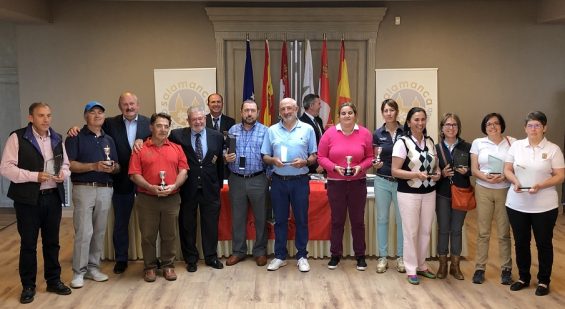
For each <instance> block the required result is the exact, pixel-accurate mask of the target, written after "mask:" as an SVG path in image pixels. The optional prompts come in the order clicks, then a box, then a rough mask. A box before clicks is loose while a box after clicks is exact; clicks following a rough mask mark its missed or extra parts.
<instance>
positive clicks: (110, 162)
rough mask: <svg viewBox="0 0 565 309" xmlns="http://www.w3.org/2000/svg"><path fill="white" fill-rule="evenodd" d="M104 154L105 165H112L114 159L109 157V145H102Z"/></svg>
mask: <svg viewBox="0 0 565 309" xmlns="http://www.w3.org/2000/svg"><path fill="white" fill-rule="evenodd" d="M104 154H105V155H106V165H108V166H112V165H114V161H112V159H110V146H108V145H106V147H104Z"/></svg>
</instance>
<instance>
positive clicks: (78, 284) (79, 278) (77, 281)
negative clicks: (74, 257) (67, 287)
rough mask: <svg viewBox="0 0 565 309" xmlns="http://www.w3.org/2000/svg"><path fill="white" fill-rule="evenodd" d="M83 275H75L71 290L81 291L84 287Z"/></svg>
mask: <svg viewBox="0 0 565 309" xmlns="http://www.w3.org/2000/svg"><path fill="white" fill-rule="evenodd" d="M83 276H84V275H83V274H73V280H72V281H71V288H73V289H80V288H82V287H83V286H84V278H83Z"/></svg>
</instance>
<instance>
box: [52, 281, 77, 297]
mask: <svg viewBox="0 0 565 309" xmlns="http://www.w3.org/2000/svg"><path fill="white" fill-rule="evenodd" d="M47 292H51V293H55V294H58V295H69V294H71V289H70V288H69V287H68V286H66V285H65V284H63V282H61V281H59V282H57V283H55V284H53V285H47Z"/></svg>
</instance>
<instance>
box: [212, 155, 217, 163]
mask: <svg viewBox="0 0 565 309" xmlns="http://www.w3.org/2000/svg"><path fill="white" fill-rule="evenodd" d="M216 160H218V156H217V155H214V157H213V158H212V164H216Z"/></svg>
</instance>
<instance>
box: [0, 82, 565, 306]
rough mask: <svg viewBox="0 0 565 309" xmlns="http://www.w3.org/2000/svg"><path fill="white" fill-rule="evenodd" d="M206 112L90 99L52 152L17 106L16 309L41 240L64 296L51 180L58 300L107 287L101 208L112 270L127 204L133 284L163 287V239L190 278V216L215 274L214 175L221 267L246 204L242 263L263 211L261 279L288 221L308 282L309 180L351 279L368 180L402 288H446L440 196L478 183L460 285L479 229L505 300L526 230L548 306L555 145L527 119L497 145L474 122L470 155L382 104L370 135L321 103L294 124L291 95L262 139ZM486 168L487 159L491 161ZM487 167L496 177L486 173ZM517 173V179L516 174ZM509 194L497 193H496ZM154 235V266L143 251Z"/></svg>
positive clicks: (490, 131)
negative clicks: (226, 220)
mask: <svg viewBox="0 0 565 309" xmlns="http://www.w3.org/2000/svg"><path fill="white" fill-rule="evenodd" d="M207 103H208V107H209V109H210V113H209V114H208V115H205V113H204V111H203V110H202V109H201V108H198V107H191V108H189V109H188V112H187V117H188V123H189V127H187V128H179V129H174V130H171V128H170V126H171V117H170V116H169V115H168V114H166V113H156V114H153V115H152V116H151V117H150V118H147V117H145V116H142V115H141V114H139V102H138V99H137V96H136V95H135V94H133V93H131V92H125V93H123V94H121V95H120V97H119V100H118V107H119V109H120V111H121V112H122V113H121V114H120V115H117V116H115V117H111V118H106V117H105V107H104V106H103V105H102V104H101V103H99V102H96V101H92V102H89V103H88V104H86V106H85V107H84V119H85V122H86V124H85V125H84V126H83V127H82V129H79V128H78V127H73V128H71V129H69V131H68V137H67V138H66V140H65V142H64V143H63V138H62V136H61V135H60V134H58V133H56V132H55V131H53V129H51V127H50V125H51V119H52V114H51V109H50V107H49V105H48V104H46V103H33V104H32V105H31V106H30V107H29V116H28V120H29V124H28V126H27V127H24V128H21V129H19V130H16V131H14V132H13V133H12V134H11V135H10V137H9V139H8V141H7V142H6V147H5V148H4V153H3V156H2V163H1V166H0V172H1V174H2V175H3V176H4V177H6V178H8V179H9V180H10V181H11V184H10V189H9V193H8V196H9V197H10V198H11V199H13V200H14V207H15V209H16V217H17V226H18V232H19V234H20V237H21V248H20V261H19V265H20V266H19V271H20V277H21V283H22V286H23V290H22V294H21V297H20V301H21V302H22V303H29V302H32V301H33V299H34V296H35V287H36V285H35V281H36V272H37V261H36V259H37V258H36V245H37V244H36V243H37V238H38V234H39V232H41V235H42V244H43V257H44V261H45V274H44V276H45V280H46V281H47V291H50V292H54V293H57V294H60V295H68V294H70V293H71V289H69V288H68V287H67V286H66V285H65V284H64V283H63V282H61V280H60V274H61V267H60V265H59V262H58V253H59V225H60V219H61V203H62V202H63V201H64V188H63V185H62V183H63V181H64V180H65V179H66V178H67V177H69V176H70V179H71V182H72V184H73V186H72V190H73V194H72V196H73V205H74V213H73V225H74V229H75V238H74V250H73V261H72V268H73V279H72V281H71V283H70V286H71V287H72V288H81V287H82V286H83V285H84V279H90V280H94V281H106V280H108V276H107V275H106V274H104V273H102V272H101V271H100V260H101V255H102V250H103V238H104V233H105V230H106V225H107V217H108V211H109V208H110V207H111V206H113V211H114V216H115V222H114V227H113V244H114V248H115V261H116V263H115V266H114V269H113V271H114V273H116V274H120V273H123V272H124V271H126V269H127V266H128V264H127V263H128V262H127V261H128V248H129V240H128V225H129V221H130V216H131V212H132V209H133V207H134V205H135V207H136V210H137V212H138V216H139V221H140V224H139V228H140V232H141V238H142V240H141V244H142V251H143V260H144V280H145V281H147V282H153V281H155V280H156V278H157V270H158V269H159V268H160V269H161V270H162V275H163V277H164V278H165V279H166V280H169V281H173V280H176V279H177V275H176V273H175V269H174V261H175V259H176V258H177V257H178V255H177V252H176V245H175V244H176V237H177V236H176V235H179V237H180V243H181V251H182V255H183V258H184V261H185V263H186V268H187V270H188V271H189V272H195V271H197V265H198V263H197V262H198V260H199V256H200V254H199V252H198V249H197V246H196V235H197V230H196V229H197V221H198V220H197V213H198V211H199V213H200V220H199V221H200V228H201V235H202V254H203V256H204V262H205V264H206V265H207V266H210V267H212V268H214V269H222V268H223V267H224V265H223V263H222V262H221V261H220V260H219V259H218V255H217V244H218V220H219V214H220V190H221V188H222V186H223V180H224V178H226V179H227V180H228V184H229V186H230V190H229V198H230V202H231V203H230V204H231V210H232V211H231V212H232V254H231V255H230V256H229V257H228V258H227V260H226V262H225V263H226V265H227V266H233V265H235V264H237V263H239V262H240V261H242V260H244V259H245V258H247V253H248V248H247V242H246V230H247V229H246V225H247V217H248V214H247V211H248V204H249V205H250V206H251V207H250V209H251V211H252V212H253V217H254V226H255V242H254V244H253V248H252V255H253V257H254V260H255V263H256V265H257V266H265V265H267V263H268V260H267V248H266V247H267V226H266V224H267V208H266V204H267V198H268V196H269V194H270V199H271V203H272V208H273V212H274V219H275V223H274V230H275V248H274V249H275V252H274V258H273V259H272V260H271V261H270V262H269V263H268V265H267V270H269V271H275V270H278V269H279V268H280V267H283V266H285V265H287V261H286V260H287V256H288V250H287V238H288V228H289V220H290V216H291V214H290V210H291V209H292V217H293V218H294V223H295V227H296V235H295V246H296V249H297V252H296V260H297V267H298V269H299V270H300V271H301V272H308V271H309V270H310V265H309V263H308V252H307V243H308V239H309V237H308V208H309V207H308V204H309V192H310V187H309V179H310V178H309V175H308V174H309V173H325V174H326V175H327V195H328V201H329V204H330V207H331V236H330V240H331V249H330V251H331V259H330V261H329V262H328V268H330V269H335V268H337V267H338V264H339V263H340V260H341V258H342V256H343V243H342V240H343V234H344V226H345V219H346V217H347V216H349V220H350V223H351V233H352V238H353V250H354V254H355V258H356V268H357V269H358V270H361V271H362V270H365V269H366V268H367V263H366V260H365V255H366V244H365V223H364V222H365V201H366V194H367V183H366V175H367V174H366V173H367V171H368V170H369V169H371V168H374V169H375V170H376V171H377V173H376V178H375V182H374V187H375V199H376V215H375V221H376V222H377V229H376V232H377V236H378V237H377V238H378V252H379V257H378V260H377V272H378V273H383V272H385V271H386V270H387V268H388V256H389V248H388V247H389V246H388V219H389V214H390V208H391V206H392V207H394V212H395V215H396V225H397V231H396V238H397V248H396V249H397V250H396V269H397V270H398V272H401V273H404V272H405V273H406V274H407V280H408V282H409V283H411V284H419V282H420V280H419V277H418V276H423V277H426V278H436V276H437V278H446V277H447V272H448V255H449V258H450V262H451V263H450V265H449V273H450V274H451V275H452V276H454V277H455V278H456V279H459V280H463V278H464V276H463V274H462V272H461V270H460V267H459V261H460V255H461V250H462V227H463V223H464V219H465V215H466V212H465V211H460V210H456V209H453V208H452V207H451V186H457V187H470V186H471V183H470V176H471V175H473V176H474V177H476V178H477V182H476V186H475V187H476V188H475V195H476V200H477V210H478V230H479V231H478V234H479V235H478V240H477V258H476V266H475V273H474V275H473V282H474V283H477V284H480V283H482V282H483V281H484V280H485V269H486V262H487V258H488V246H489V238H490V227H491V222H492V220H493V218H494V220H495V222H496V226H497V229H498V235H499V252H500V259H501V281H502V283H503V284H507V285H510V288H511V290H513V291H517V290H520V289H523V288H525V287H527V286H528V285H529V283H530V279H531V276H530V264H531V254H530V238H531V230H533V234H534V237H535V239H536V244H537V247H538V254H539V255H538V256H539V261H540V263H539V273H538V286H537V289H536V295H546V294H547V293H549V283H550V275H551V267H552V264H553V247H552V233H553V227H554V225H555V222H556V218H557V213H558V211H557V207H558V203H557V192H556V190H555V186H556V185H558V184H560V183H562V182H563V179H564V171H565V163H564V162H563V154H562V152H561V150H560V148H559V147H558V146H556V145H555V144H553V143H551V142H549V141H547V139H545V137H544V133H545V132H546V130H547V118H546V117H545V115H544V114H543V113H541V112H533V113H530V114H529V115H528V117H527V119H526V122H525V126H524V128H525V132H526V135H527V138H526V139H523V140H518V141H517V140H515V139H513V138H510V137H507V136H504V135H502V134H503V133H504V129H505V123H504V119H503V118H502V116H501V115H500V114H497V113H492V114H488V115H487V116H485V118H484V119H483V121H482V123H481V129H482V131H483V133H484V134H485V135H486V136H485V137H483V138H478V139H476V140H475V141H473V143H472V144H469V143H467V142H465V141H464V140H463V139H462V138H461V137H460V134H461V128H462V127H461V121H460V119H459V117H458V116H457V115H456V114H452V113H448V114H445V115H444V116H443V118H442V119H441V122H440V130H441V133H440V139H439V141H438V143H437V144H434V141H433V139H432V138H431V137H429V136H428V135H427V130H426V123H427V120H428V117H427V114H426V111H425V110H424V109H422V108H419V107H414V108H412V109H411V110H410V111H409V112H408V114H407V117H406V122H405V123H404V125H401V124H400V123H399V122H398V120H397V118H398V114H399V107H398V104H397V103H396V102H395V101H394V100H392V99H387V100H385V101H384V102H383V103H382V105H381V112H382V116H383V119H384V120H385V123H384V124H383V126H382V127H380V128H378V129H377V130H376V131H375V132H374V133H373V134H371V132H370V131H369V130H368V129H367V128H365V127H363V126H361V125H359V124H358V123H357V107H356V106H355V104H352V103H345V104H342V105H341V106H340V107H339V111H338V113H339V118H338V119H339V121H338V123H337V124H336V125H335V126H331V127H329V128H324V126H323V124H322V121H321V119H320V117H319V111H320V99H319V97H318V96H317V95H314V94H312V95H308V96H306V97H305V99H304V102H303V105H304V108H305V112H304V113H303V115H302V116H301V117H300V118H299V117H298V111H299V107H298V104H297V102H296V101H295V100H294V99H292V98H285V99H283V100H281V102H280V104H279V116H280V121H279V122H277V123H275V124H274V125H272V126H270V127H266V126H264V125H263V124H261V123H259V122H258V121H257V118H258V115H259V112H260V111H259V106H258V104H257V103H256V102H255V101H253V100H246V101H244V102H243V103H242V104H241V109H240V113H241V122H240V123H236V122H235V120H234V119H233V118H230V117H228V116H226V115H224V114H223V113H222V110H223V98H222V96H221V95H220V94H217V93H214V94H211V95H210V96H209V97H208V99H207ZM493 158H494V159H493ZM497 162H502V163H501V164H503V165H500V166H503V170H496V169H495V168H494V166H492V165H493V164H495V163H497ZM524 174H526V175H531V176H532V177H533V178H534V179H530V178H531V177H529V178H528V179H527V181H526V180H524V177H523V176H521V175H524ZM511 186H512V189H510V190H509V189H508V188H509V187H511ZM434 215H435V216H437V222H438V228H439V237H438V244H437V246H438V247H437V253H438V255H439V269H438V271H437V275H436V274H434V273H433V272H432V270H431V268H430V267H429V266H428V265H427V264H426V262H425V258H426V257H427V256H428V250H429V240H430V234H431V229H432V222H433V220H434ZM510 226H512V231H513V234H514V239H515V244H516V259H517V265H518V269H519V280H518V281H516V282H513V281H512V275H511V269H512V260H511V254H510V250H511V247H510V246H511V242H510ZM158 237H160V255H159V256H158V254H157V247H156V241H157V238H158Z"/></svg>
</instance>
